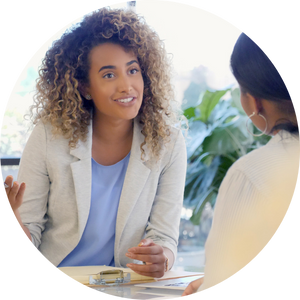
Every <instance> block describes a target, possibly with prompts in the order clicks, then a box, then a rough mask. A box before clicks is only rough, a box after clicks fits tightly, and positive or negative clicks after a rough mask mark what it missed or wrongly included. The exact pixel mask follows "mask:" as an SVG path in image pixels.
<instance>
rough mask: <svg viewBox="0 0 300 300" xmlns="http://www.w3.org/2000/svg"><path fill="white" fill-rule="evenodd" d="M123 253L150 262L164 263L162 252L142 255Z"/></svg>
mask: <svg viewBox="0 0 300 300" xmlns="http://www.w3.org/2000/svg"><path fill="white" fill-rule="evenodd" d="M125 255H126V256H127V257H129V258H131V259H135V260H139V261H143V262H147V263H152V264H159V263H160V264H164V262H165V256H164V255H163V254H161V255H160V254H158V255H143V254H134V253H130V252H129V253H125Z"/></svg>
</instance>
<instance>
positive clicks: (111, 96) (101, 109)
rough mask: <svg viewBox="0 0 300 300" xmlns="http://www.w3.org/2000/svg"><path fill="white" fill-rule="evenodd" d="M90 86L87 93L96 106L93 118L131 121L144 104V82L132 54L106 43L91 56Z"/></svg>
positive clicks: (135, 58)
mask: <svg viewBox="0 0 300 300" xmlns="http://www.w3.org/2000/svg"><path fill="white" fill-rule="evenodd" d="M89 58H90V66H91V67H90V71H89V86H88V87H87V88H86V92H87V93H89V94H90V95H91V97H92V100H93V102H94V105H95V117H96V118H99V117H100V118H101V117H102V118H103V117H109V118H112V119H116V120H118V119H119V120H131V119H133V118H135V117H136V116H137V114H138V112H139V109H140V107H141V105H142V100H143V90H144V81H143V77H142V73H141V68H140V66H139V63H138V59H137V57H136V56H135V54H134V53H133V52H132V51H125V49H124V48H123V47H122V46H120V45H117V44H112V43H105V44H101V45H98V46H96V47H94V48H93V49H92V50H91V52H90V56H89Z"/></svg>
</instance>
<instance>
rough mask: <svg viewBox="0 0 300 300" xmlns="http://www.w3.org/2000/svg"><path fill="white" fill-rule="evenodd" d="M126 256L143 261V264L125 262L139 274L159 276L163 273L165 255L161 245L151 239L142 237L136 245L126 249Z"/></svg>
mask: <svg viewBox="0 0 300 300" xmlns="http://www.w3.org/2000/svg"><path fill="white" fill-rule="evenodd" d="M126 256H127V257H129V258H131V259H135V260H140V261H142V262H144V264H143V265H139V264H134V263H130V264H127V267H128V268H130V269H132V270H133V271H134V272H136V273H138V274H140V275H144V276H151V277H155V278H159V277H162V276H163V275H164V274H165V261H166V257H165V254H164V250H163V247H162V246H160V245H157V244H155V243H154V242H153V241H152V240H151V239H143V240H142V241H141V242H140V243H139V245H138V247H133V248H130V249H128V252H127V253H126Z"/></svg>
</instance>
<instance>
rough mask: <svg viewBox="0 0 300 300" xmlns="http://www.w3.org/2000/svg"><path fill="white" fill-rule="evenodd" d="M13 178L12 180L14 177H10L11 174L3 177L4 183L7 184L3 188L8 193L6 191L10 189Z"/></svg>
mask: <svg viewBox="0 0 300 300" xmlns="http://www.w3.org/2000/svg"><path fill="white" fill-rule="evenodd" d="M13 180H14V179H13V177H12V176H11V175H9V176H7V177H6V178H5V181H4V183H6V184H7V186H8V187H6V188H5V191H6V194H8V193H9V192H10V189H11V187H12V183H13Z"/></svg>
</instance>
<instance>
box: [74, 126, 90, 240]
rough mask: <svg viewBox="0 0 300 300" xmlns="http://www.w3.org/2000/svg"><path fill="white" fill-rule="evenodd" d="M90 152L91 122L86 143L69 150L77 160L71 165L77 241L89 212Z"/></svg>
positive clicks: (79, 143) (80, 142)
mask: <svg viewBox="0 0 300 300" xmlns="http://www.w3.org/2000/svg"><path fill="white" fill-rule="evenodd" d="M91 151H92V122H90V125H89V128H88V134H87V138H86V141H85V142H83V141H81V140H79V142H78V145H77V147H76V148H75V149H71V150H70V154H71V155H73V156H75V157H77V158H78V161H75V162H73V163H71V169H72V174H73V180H74V186H75V194H76V203H77V211H78V223H79V225H78V226H79V240H80V238H81V236H82V233H83V231H84V228H85V225H86V222H87V219H88V216H89V211H90V202H91V188H92V173H91V172H92V171H91Z"/></svg>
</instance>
